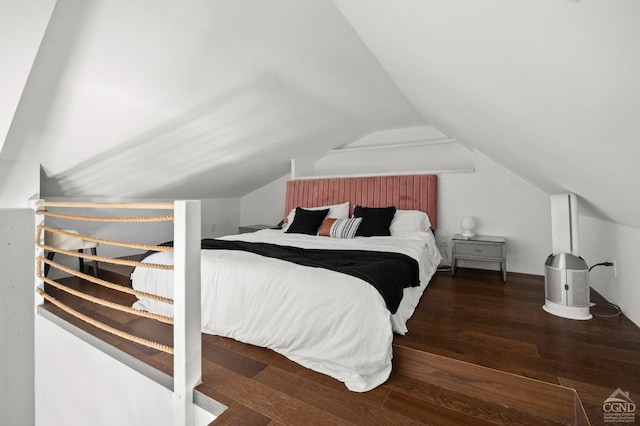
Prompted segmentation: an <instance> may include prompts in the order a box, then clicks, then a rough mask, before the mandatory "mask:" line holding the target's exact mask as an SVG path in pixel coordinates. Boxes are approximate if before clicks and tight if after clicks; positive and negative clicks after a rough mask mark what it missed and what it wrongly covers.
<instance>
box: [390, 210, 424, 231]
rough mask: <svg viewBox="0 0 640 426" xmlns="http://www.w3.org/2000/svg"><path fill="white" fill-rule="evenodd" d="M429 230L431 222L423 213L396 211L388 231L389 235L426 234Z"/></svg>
mask: <svg viewBox="0 0 640 426" xmlns="http://www.w3.org/2000/svg"><path fill="white" fill-rule="evenodd" d="M430 228H431V221H430V220H429V216H428V215H427V214H426V213H425V212H421V211H418V210H396V214H395V215H394V216H393V220H392V221H391V226H389V231H391V235H401V234H409V233H412V232H426V231H428V230H429V229H430Z"/></svg>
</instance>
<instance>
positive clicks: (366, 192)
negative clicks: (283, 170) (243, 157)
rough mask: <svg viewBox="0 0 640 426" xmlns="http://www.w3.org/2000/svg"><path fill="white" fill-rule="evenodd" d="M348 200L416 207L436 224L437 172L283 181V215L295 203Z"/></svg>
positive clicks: (311, 205) (313, 205) (323, 202)
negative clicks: (285, 192)
mask: <svg viewBox="0 0 640 426" xmlns="http://www.w3.org/2000/svg"><path fill="white" fill-rule="evenodd" d="M345 201H350V202H351V206H350V207H351V213H353V208H354V207H355V206H356V205H361V206H364V207H386V206H396V208H397V209H399V210H420V211H423V212H426V213H427V214H428V215H429V220H430V221H431V226H432V228H433V229H436V227H437V226H438V176H437V175H402V176H371V177H353V178H331V179H301V180H290V181H288V182H287V194H286V199H285V207H284V216H285V217H286V216H287V214H289V212H290V211H291V209H293V208H296V207H317V206H326V205H331V204H339V203H344V202H345Z"/></svg>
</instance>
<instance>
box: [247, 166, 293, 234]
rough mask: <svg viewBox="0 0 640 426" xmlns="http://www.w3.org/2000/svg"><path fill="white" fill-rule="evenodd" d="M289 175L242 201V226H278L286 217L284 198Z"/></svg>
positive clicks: (252, 193)
mask: <svg viewBox="0 0 640 426" xmlns="http://www.w3.org/2000/svg"><path fill="white" fill-rule="evenodd" d="M289 179H290V176H289V175H286V176H283V177H281V178H280V179H276V180H275V181H273V182H270V183H268V184H266V185H265V186H263V187H262V188H259V189H257V190H255V191H253V192H251V193H250V194H247V195H245V196H244V197H242V198H241V200H240V209H241V210H240V224H241V225H277V224H278V222H280V221H281V220H282V219H283V218H284V217H285V214H284V197H285V191H286V184H287V181H288V180H289Z"/></svg>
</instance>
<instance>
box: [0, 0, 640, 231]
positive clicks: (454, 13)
mask: <svg viewBox="0 0 640 426" xmlns="http://www.w3.org/2000/svg"><path fill="white" fill-rule="evenodd" d="M638 22H640V2H638V1H637V0H616V1H615V2H614V1H610V0H515V1H514V0H484V1H481V2H480V1H476V0H374V1H372V0H335V1H333V2H332V1H329V0H302V1H301V0H269V1H260V0H214V1H210V0H188V1H181V2H177V1H170V0H135V1H126V0H87V1H77V0H58V1H57V3H56V6H55V9H54V11H53V14H52V16H51V19H50V22H49V26H48V28H47V31H46V33H45V36H44V38H43V41H42V43H41V46H40V50H39V53H38V55H37V57H36V60H35V63H34V65H33V67H32V69H31V73H30V74H29V78H28V81H27V84H26V87H25V90H24V92H23V94H22V98H21V99H20V104H19V106H18V108H17V111H16V114H15V116H14V118H13V121H12V124H11V127H10V129H9V133H8V136H7V139H6V141H5V143H4V146H2V152H1V153H0V158H2V159H7V160H18V161H34V160H35V161H38V162H40V163H41V164H42V188H41V189H42V195H43V196H75V197H120V198H122V197H130V198H164V197H168V198H178V197H180V198H182V197H184V198H220V197H239V196H242V195H245V194H247V193H248V192H250V191H252V190H254V189H257V188H259V187H260V186H262V185H263V184H265V183H267V182H270V181H272V180H274V179H276V178H278V177H281V176H283V175H285V174H286V173H287V172H288V171H289V159H290V158H294V157H300V156H319V155H321V154H322V153H324V152H326V151H327V150H330V149H332V148H335V147H340V146H344V145H346V144H348V143H349V142H351V141H354V140H356V139H359V138H361V137H363V136H365V135H368V134H371V133H373V132H376V131H381V130H389V129H402V128H408V127H413V126H424V125H431V126H433V127H435V128H437V129H438V130H440V131H441V132H443V133H445V134H447V135H449V136H451V137H454V138H455V139H456V140H458V141H459V142H461V143H463V144H464V145H466V146H467V147H469V148H473V149H477V150H479V151H481V152H482V153H484V154H485V155H487V156H489V157H491V158H492V159H493V160H495V161H497V162H498V163H500V164H502V165H503V166H504V167H506V168H508V169H510V170H511V171H513V172H514V173H516V174H518V175H520V176H522V177H523V178H525V179H526V180H528V181H529V182H531V183H532V184H533V185H535V186H537V187H539V188H541V189H542V190H543V191H545V192H547V193H550V194H551V193H556V192H567V191H570V192H574V193H576V194H577V195H578V196H579V197H580V198H581V200H582V201H583V205H585V206H586V207H588V210H589V212H590V213H592V214H594V215H597V216H599V217H603V218H605V219H608V220H611V221H614V222H617V223H620V224H624V225H629V226H632V227H636V228H640V197H639V196H638V189H637V187H638V184H640V167H638V166H637V165H636V162H637V159H638V158H640V80H638V78H637V76H638V75H640V45H639V43H640V42H639V40H640V25H638Z"/></svg>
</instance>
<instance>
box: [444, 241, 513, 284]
mask: <svg viewBox="0 0 640 426" xmlns="http://www.w3.org/2000/svg"><path fill="white" fill-rule="evenodd" d="M451 246H452V247H451V251H452V253H451V276H454V275H455V273H456V266H457V263H458V259H463V260H479V261H483V262H497V263H500V272H501V274H502V281H504V282H506V281H507V240H506V239H505V238H504V237H494V236H487V235H475V236H473V237H470V238H466V237H463V236H462V235H461V234H456V235H454V236H453V239H452V244H451Z"/></svg>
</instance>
